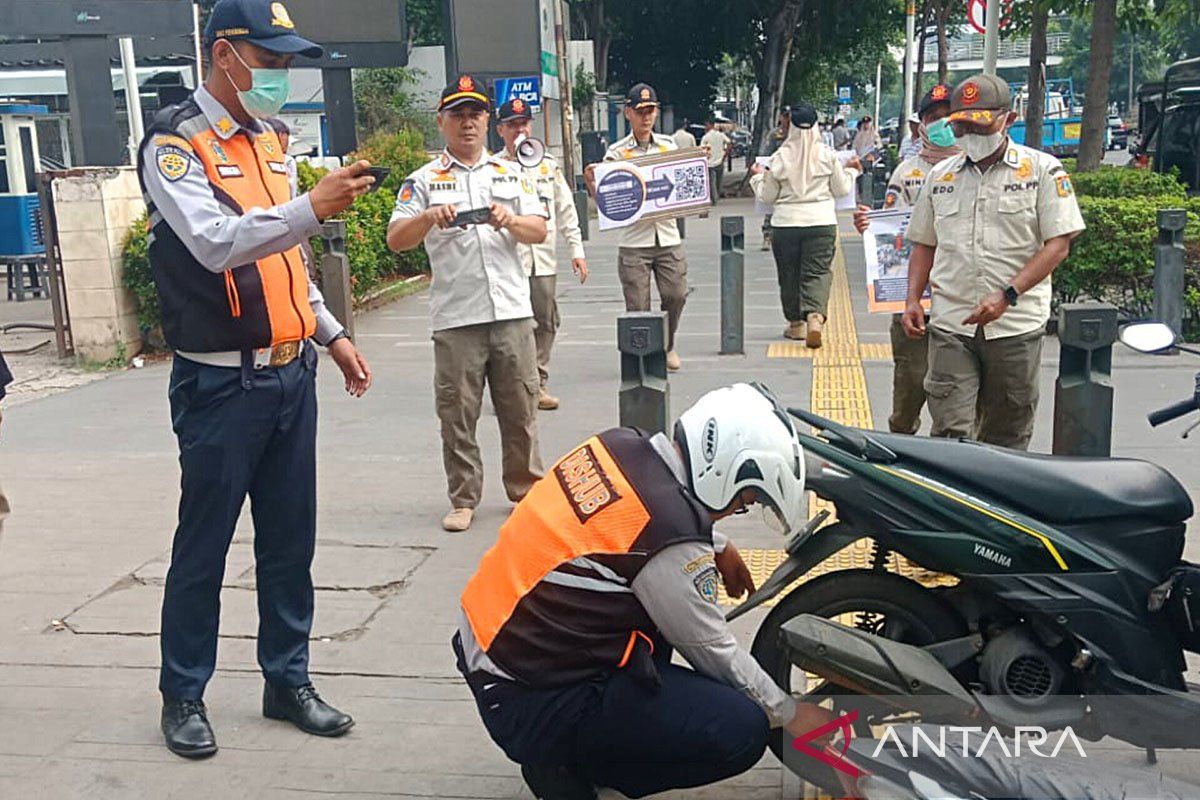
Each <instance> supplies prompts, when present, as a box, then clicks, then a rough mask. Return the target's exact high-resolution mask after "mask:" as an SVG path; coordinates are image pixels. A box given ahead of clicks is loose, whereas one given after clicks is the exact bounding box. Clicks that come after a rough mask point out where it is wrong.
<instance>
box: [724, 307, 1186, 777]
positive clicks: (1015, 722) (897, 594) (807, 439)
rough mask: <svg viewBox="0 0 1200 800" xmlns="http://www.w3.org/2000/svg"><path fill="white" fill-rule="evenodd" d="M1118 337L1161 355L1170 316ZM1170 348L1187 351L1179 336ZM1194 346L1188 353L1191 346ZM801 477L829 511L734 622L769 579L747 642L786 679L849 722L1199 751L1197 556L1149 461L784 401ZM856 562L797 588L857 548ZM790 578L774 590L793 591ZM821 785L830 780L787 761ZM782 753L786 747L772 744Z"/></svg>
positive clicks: (1177, 411) (808, 761)
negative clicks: (925, 574)
mask: <svg viewBox="0 0 1200 800" xmlns="http://www.w3.org/2000/svg"><path fill="white" fill-rule="evenodd" d="M1122 340H1123V341H1124V342H1126V343H1127V344H1128V345H1130V346H1132V347H1134V348H1135V349H1138V350H1142V351H1146V352H1154V351H1159V350H1163V349H1165V348H1168V347H1172V346H1175V337H1174V335H1173V334H1171V332H1170V330H1169V329H1168V328H1166V326H1159V325H1138V326H1129V327H1127V328H1126V329H1125V330H1124V331H1123V332H1122ZM1179 349H1181V350H1186V349H1187V348H1184V347H1179ZM1189 352H1196V351H1189ZM1197 409H1200V375H1198V376H1197V383H1196V386H1195V389H1194V392H1193V394H1192V396H1191V397H1190V398H1189V399H1187V400H1185V401H1182V402H1179V403H1176V404H1174V405H1172V406H1170V407H1168V408H1165V409H1162V410H1160V411H1156V412H1154V413H1153V414H1151V415H1150V423H1151V424H1152V425H1161V424H1163V423H1165V422H1168V421H1170V420H1172V419H1175V418H1177V417H1180V416H1183V415H1185V414H1188V413H1190V412H1192V411H1196V410H1197ZM789 413H791V414H792V415H793V416H795V417H796V418H798V419H799V420H801V421H803V422H806V423H808V424H809V425H811V426H812V427H813V428H815V429H816V434H815V435H801V437H800V438H801V443H802V445H803V448H804V451H805V467H806V478H805V480H806V485H807V488H809V489H810V490H812V491H814V492H815V493H816V495H817V496H818V497H820V498H823V499H825V500H827V501H829V502H831V503H832V504H833V505H834V506H835V508H836V513H837V522H836V523H834V524H832V525H827V526H825V527H821V525H822V524H823V523H824V521H825V519H826V517H827V514H826V513H824V512H823V513H822V514H821V515H819V516H817V517H815V518H813V519H812V520H810V522H809V524H808V526H807V527H806V528H804V529H803V530H801V531H800V532H799V533H798V534H796V535H795V536H794V537H793V538H792V539H791V540H790V541H788V542H787V545H786V549H787V553H788V557H787V559H786V560H785V561H784V563H783V564H781V565H780V567H779V568H778V569H777V570H776V571H775V572H774V573H773V574H772V575H771V577H770V578H769V579H768V580H767V581H765V582H764V584H763V585H762V587H760V588H759V590H758V591H757V592H755V593H754V594H753V595H751V596H750V598H749V599H748V600H747V601H746V602H745V603H743V604H742V605H741V606H739V607H737V608H736V609H734V610H733V611H731V612H730V614H729V618H730V619H733V618H736V617H738V616H740V615H742V614H744V613H746V612H747V611H749V610H750V609H752V608H755V607H757V606H759V605H762V604H763V603H764V602H766V601H768V600H770V599H772V598H774V597H775V596H776V595H779V594H781V593H783V592H785V590H788V591H787V593H786V594H785V595H784V596H783V597H782V598H781V599H780V600H779V602H778V604H777V605H776V606H775V608H774V609H772V610H771V612H770V613H769V614H768V615H767V617H766V619H765V620H764V621H763V623H762V625H761V627H760V628H759V630H758V633H757V636H756V637H755V640H754V644H753V647H752V652H753V654H754V656H755V657H756V658H757V659H758V661H759V662H760V663H761V664H762V665H763V667H764V668H765V669H766V670H767V671H768V672H769V673H770V674H771V675H772V676H773V677H774V678H775V679H776V680H777V681H778V682H779V683H780V685H781V686H782V687H783V688H784V689H785V690H789V691H792V692H793V693H795V694H804V695H807V696H808V697H809V698H810V699H813V700H819V699H820V698H821V697H822V696H826V695H834V694H838V695H839V699H838V700H837V703H836V707H840V708H844V707H846V706H847V701H846V700H845V699H844V695H846V694H847V692H852V693H854V694H853V697H854V698H855V699H854V700H853V704H854V706H855V711H856V714H857V722H856V723H855V724H856V731H857V732H858V734H859V735H860V736H869V735H870V734H871V726H872V725H877V724H882V723H888V722H893V721H896V720H897V719H901V720H903V719H908V718H914V719H920V720H923V721H931V720H932V721H938V722H949V723H951V724H955V723H959V724H968V725H980V724H983V725H989V724H991V725H997V726H1000V727H1001V728H1004V729H1014V728H1016V727H1018V726H1031V725H1036V726H1041V727H1044V728H1047V729H1058V730H1061V729H1063V728H1066V727H1070V728H1071V729H1072V730H1073V732H1074V733H1075V734H1077V735H1079V736H1080V737H1082V738H1084V739H1085V740H1086V739H1092V740H1095V739H1100V738H1102V737H1104V736H1113V737H1116V738H1118V739H1122V740H1124V741H1126V742H1130V743H1132V744H1135V745H1137V746H1139V747H1144V748H1147V751H1148V754H1150V755H1152V753H1153V748H1158V747H1165V748H1189V747H1197V746H1200V685H1189V684H1188V683H1187V682H1186V681H1185V680H1184V676H1183V672H1184V668H1185V663H1184V656H1183V652H1184V650H1189V651H1191V652H1200V566H1194V565H1191V564H1188V563H1186V562H1184V561H1182V560H1181V557H1182V554H1183V546H1184V536H1185V523H1186V521H1187V519H1188V518H1189V517H1191V516H1192V511H1193V509H1192V502H1191V500H1190V498H1189V497H1188V494H1187V492H1186V491H1184V489H1183V487H1182V486H1181V485H1180V484H1179V482H1178V481H1177V480H1176V479H1175V478H1174V477H1172V476H1171V475H1170V474H1169V473H1168V472H1167V471H1166V470H1164V469H1162V468H1161V467H1159V466H1157V465H1155V464H1152V463H1149V462H1146V461H1139V460H1134V459H1125V458H1075V457H1055V456H1046V455H1035V454H1029V453H1024V452H1018V451H1014V450H1008V449H1004V448H999V447H993V446H990V445H985V444H980V443H977V442H972V441H967V440H962V441H958V440H948V439H932V438H920V437H915V436H904V435H896V434H888V433H880V432H876V431H867V430H860V429H855V428H849V427H846V426H843V425H839V424H837V423H835V422H832V421H830V420H827V419H824V418H822V417H820V416H817V415H816V414H812V413H810V412H807V411H803V410H799V409H789ZM864 538H865V539H868V540H870V541H871V542H872V544H873V548H874V552H873V558H872V563H871V566H870V567H869V568H867V569H853V570H840V571H834V572H827V573H825V574H823V575H821V576H820V577H817V578H815V579H813V580H808V581H805V582H802V583H799V584H798V585H797V581H798V580H799V579H800V578H801V577H802V576H804V575H805V574H806V573H808V572H809V571H810V570H812V569H813V568H814V567H816V566H817V565H819V564H821V562H823V561H824V560H825V559H826V558H829V557H830V556H832V555H834V554H835V553H837V552H838V551H840V550H842V549H843V548H845V547H847V546H849V545H851V544H853V543H854V542H857V541H859V540H861V539H864ZM897 555H899V556H902V557H903V558H905V559H907V560H908V561H909V562H911V563H912V564H915V565H919V566H920V567H921V568H923V569H925V570H927V571H929V572H930V573H932V574H934V575H937V576H938V580H937V581H936V583H938V584H940V585H935V586H931V587H927V586H924V585H922V584H921V583H918V582H917V581H915V580H911V579H909V578H906V577H902V576H901V575H899V574H896V573H895V572H893V571H889V565H891V564H892V562H893V559H895V558H896V557H897ZM793 585H795V586H794V588H790V590H789V587H793ZM784 745H785V742H784V740H783V738H782V736H780V735H777V736H776V738H775V741H774V743H773V745H772V747H773V749H774V750H775V752H776V755H779V756H780V757H781V759H782V760H784V761H785V763H786V764H787V765H788V767H789V768H791V769H792V770H793V771H795V772H797V773H798V774H799V775H800V776H801V777H803V778H805V779H806V780H808V781H810V782H812V783H815V784H818V785H820V786H823V787H826V788H830V789H834V788H836V787H837V786H838V782H837V776H836V774H835V771H834V770H832V769H831V768H830V767H829V766H827V765H825V764H823V763H822V762H820V761H818V760H816V759H812V758H801V759H797V758H795V757H794V753H791V752H788V753H787V756H788V757H787V758H784V755H785V747H784ZM787 749H788V750H789V751H790V750H791V748H790V747H789V748H787Z"/></svg>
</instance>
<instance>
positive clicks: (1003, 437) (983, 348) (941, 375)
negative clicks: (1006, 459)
mask: <svg viewBox="0 0 1200 800" xmlns="http://www.w3.org/2000/svg"><path fill="white" fill-rule="evenodd" d="M928 330H929V334H928V335H929V373H928V374H927V375H926V376H925V391H926V393H927V394H928V396H929V413H930V415H931V416H932V417H933V430H932V431H931V435H933V436H947V437H967V438H973V439H978V440H979V441H981V442H987V443H989V444H995V445H1000V446H1002V447H1012V448H1016V449H1018V450H1027V449H1029V439H1030V438H1031V437H1032V436H1033V418H1034V414H1035V413H1036V412H1037V405H1038V396H1039V393H1040V389H1039V387H1038V373H1039V371H1040V369H1041V359H1042V340H1043V339H1044V336H1045V334H1044V332H1043V331H1042V330H1037V331H1034V332H1032V333H1026V334H1021V335H1019V336H1006V337H1003V338H1001V339H990V340H988V339H984V337H983V328H982V327H980V328H977V329H976V331H975V335H974V336H958V335H955V334H953V333H948V332H946V331H943V330H940V329H938V328H936V327H934V326H933V325H930V326H929V328H928Z"/></svg>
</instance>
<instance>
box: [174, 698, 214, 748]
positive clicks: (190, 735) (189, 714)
mask: <svg viewBox="0 0 1200 800" xmlns="http://www.w3.org/2000/svg"><path fill="white" fill-rule="evenodd" d="M162 732H163V737H164V738H165V739H166V741H167V749H168V750H170V751H171V752H172V753H174V754H175V755H179V756H183V757H184V758H207V757H208V756H211V755H212V754H213V753H215V752H217V738H216V737H215V736H213V729H212V726H211V725H209V724H208V711H207V710H206V709H205V708H204V701H203V700H174V699H171V698H169V697H164V698H163V710H162Z"/></svg>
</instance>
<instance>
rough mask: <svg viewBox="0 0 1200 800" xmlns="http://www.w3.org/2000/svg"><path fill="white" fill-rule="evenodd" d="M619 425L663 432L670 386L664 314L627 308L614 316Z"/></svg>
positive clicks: (666, 420)
mask: <svg viewBox="0 0 1200 800" xmlns="http://www.w3.org/2000/svg"><path fill="white" fill-rule="evenodd" d="M617 350H619V351H620V353H621V388H620V391H619V392H618V394H617V403H618V405H619V407H620V414H621V426H622V427H630V426H632V427H635V428H641V429H643V430H647V431H661V432H663V433H667V426H668V424H669V423H670V420H671V413H670V402H671V389H670V385H669V384H668V382H667V314H666V312H665V311H628V312H626V313H624V314H621V315H620V316H618V317H617Z"/></svg>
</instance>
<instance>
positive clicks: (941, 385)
mask: <svg viewBox="0 0 1200 800" xmlns="http://www.w3.org/2000/svg"><path fill="white" fill-rule="evenodd" d="M956 386H958V381H956V380H954V379H953V378H935V377H933V376H932V375H926V376H925V394H927V395H929V398H930V399H931V400H945V399H947V398H948V397H950V395H952V394H954V389H955V387H956Z"/></svg>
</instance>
